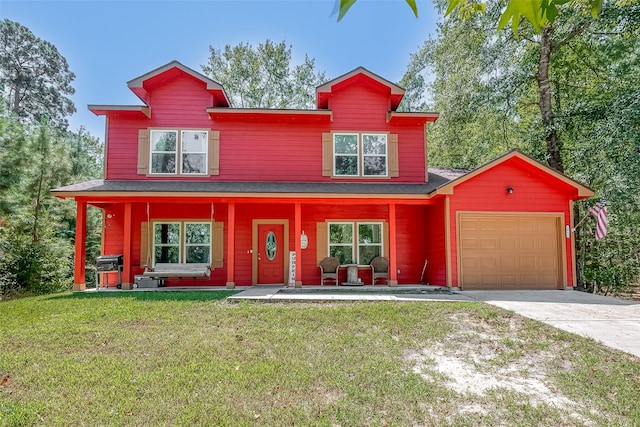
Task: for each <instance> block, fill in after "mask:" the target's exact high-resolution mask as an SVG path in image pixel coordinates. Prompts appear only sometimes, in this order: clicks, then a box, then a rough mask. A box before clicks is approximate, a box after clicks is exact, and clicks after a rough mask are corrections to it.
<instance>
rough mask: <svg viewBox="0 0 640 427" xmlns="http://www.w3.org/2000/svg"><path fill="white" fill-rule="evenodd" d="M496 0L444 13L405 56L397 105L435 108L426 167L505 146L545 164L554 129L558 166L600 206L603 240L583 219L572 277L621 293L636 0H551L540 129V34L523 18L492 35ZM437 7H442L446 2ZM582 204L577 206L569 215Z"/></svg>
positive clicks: (633, 122) (630, 219) (629, 253)
mask: <svg viewBox="0 0 640 427" xmlns="http://www.w3.org/2000/svg"><path fill="white" fill-rule="evenodd" d="M502 5H503V3H501V2H499V1H492V2H488V3H487V10H486V13H485V14H484V15H475V16H471V17H470V18H468V19H462V18H461V17H459V16H456V15H451V16H449V18H447V19H446V20H443V21H441V22H440V23H439V26H438V34H437V37H434V38H432V39H429V40H427V41H426V42H425V44H424V46H423V47H422V48H421V49H420V50H419V51H418V52H416V53H415V54H414V55H412V57H411V61H410V64H409V66H408V68H407V73H406V74H405V76H404V77H403V80H402V81H401V82H400V84H401V85H404V86H405V87H407V89H408V92H407V96H406V98H407V104H406V105H409V106H411V107H414V106H422V109H433V110H436V111H439V112H440V114H441V115H440V118H439V120H438V121H437V122H436V123H435V124H434V125H431V127H430V128H429V161H430V164H431V165H432V166H445V167H462V168H469V167H476V166H479V165H480V164H483V163H485V162H487V161H489V160H491V159H493V158H495V157H496V156H497V155H500V154H502V153H504V152H505V151H507V150H508V149H510V148H514V147H518V148H520V149H522V150H523V151H525V152H527V153H528V154H530V155H532V156H534V157H536V158H538V159H539V160H541V161H545V160H546V159H547V156H548V153H547V147H546V146H545V144H544V140H545V137H546V136H547V135H548V134H549V132H550V131H554V132H556V134H557V135H558V138H559V142H560V154H561V156H562V157H561V158H562V161H563V164H564V168H565V172H566V173H567V174H568V175H569V176H571V177H573V178H575V179H577V180H578V181H580V182H583V183H585V184H586V185H588V186H590V187H591V188H593V189H595V190H596V194H597V196H598V197H603V196H604V197H606V198H607V203H608V209H609V219H610V225H609V235H608V236H607V237H606V238H605V239H603V240H600V241H598V242H596V241H595V238H594V235H595V231H594V229H593V227H594V226H595V221H594V220H593V218H590V217H589V218H587V219H586V220H585V221H584V222H583V223H582V224H581V225H580V227H579V228H578V230H577V232H576V246H577V249H578V256H577V258H578V259H577V261H578V276H579V278H578V279H579V282H580V283H581V284H583V285H584V286H585V287H586V288H588V289H590V290H594V289H595V290H598V291H602V292H609V293H611V292H617V291H623V290H624V289H625V288H626V287H628V286H629V285H632V284H636V283H638V277H639V271H638V266H639V265H640V263H639V262H638V256H637V254H638V253H640V238H639V237H638V233H637V231H636V230H638V229H640V198H639V196H638V194H640V148H639V147H640V146H639V145H638V141H640V121H639V120H638V117H640V102H639V101H638V100H640V45H639V44H638V40H639V37H640V5H638V3H637V2H632V3H627V4H614V3H606V4H605V5H604V7H603V9H602V12H601V15H600V18H599V19H597V20H594V19H592V17H591V16H590V14H589V11H585V10H584V8H582V7H580V6H576V5H573V4H572V3H567V4H565V5H564V6H563V14H559V15H558V16H557V17H556V18H555V21H554V23H553V31H552V32H551V42H552V54H551V56H550V58H549V64H548V66H549V67H548V73H549V88H550V94H551V100H552V103H551V104H552V105H551V107H552V119H553V120H552V121H550V122H549V124H548V126H547V127H545V126H543V121H542V118H541V110H540V108H539V102H540V93H539V86H538V82H537V81H536V77H537V76H538V73H539V59H540V36H538V35H536V34H535V31H534V29H533V28H532V27H529V26H528V25H521V27H520V37H519V38H516V37H514V34H513V33H512V32H511V31H510V30H508V29H507V30H505V31H501V32H499V33H496V32H495V31H494V26H493V23H494V22H495V20H496V19H497V17H498V16H500V14H501V13H502ZM438 6H439V8H440V10H441V11H443V10H445V8H446V6H447V1H446V0H443V1H442V2H441V3H440V4H439V5H438ZM426 93H429V95H430V98H427V97H426V96H425V94H426ZM403 106H405V104H403ZM593 204H595V202H594V201H593V200H588V201H585V202H582V203H580V204H579V206H578V209H579V210H577V211H576V218H577V219H579V218H582V217H583V216H584V215H585V214H586V212H587V210H588V209H589V208H590V207H591V206H593Z"/></svg>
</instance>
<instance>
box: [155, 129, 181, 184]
mask: <svg viewBox="0 0 640 427" xmlns="http://www.w3.org/2000/svg"><path fill="white" fill-rule="evenodd" d="M154 132H174V133H175V134H176V150H175V151H156V150H154V149H153V146H154V142H153V134H154ZM179 135H180V132H178V131H177V130H175V129H151V132H149V175H165V176H166V175H172V176H173V175H178V164H179V163H178V151H179V149H178V146H179V144H180V140H179V139H178V138H179ZM154 154H173V155H174V156H175V159H176V170H175V172H173V173H171V172H153V155H154Z"/></svg>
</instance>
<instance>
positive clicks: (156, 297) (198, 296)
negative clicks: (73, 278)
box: [49, 290, 240, 302]
mask: <svg viewBox="0 0 640 427" xmlns="http://www.w3.org/2000/svg"><path fill="white" fill-rule="evenodd" d="M239 292H240V291H239V290H237V291H236V290H224V291H223V290H220V291H206V292H203V291H171V292H166V291H145V292H75V293H71V294H64V295H55V296H51V297H50V298H49V299H54V300H55V299H64V300H75V299H125V298H128V299H135V300H137V301H203V302H204V301H220V300H223V299H226V298H227V297H230V296H231V295H235V294H237V293H239Z"/></svg>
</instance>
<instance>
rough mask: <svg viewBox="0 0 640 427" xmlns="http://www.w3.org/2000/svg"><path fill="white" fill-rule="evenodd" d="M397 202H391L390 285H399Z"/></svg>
mask: <svg viewBox="0 0 640 427" xmlns="http://www.w3.org/2000/svg"><path fill="white" fill-rule="evenodd" d="M396 245H397V239H396V204H395V203H389V286H398V264H397V263H396V254H397V250H396Z"/></svg>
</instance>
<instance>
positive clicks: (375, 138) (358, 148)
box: [333, 133, 388, 177]
mask: <svg viewBox="0 0 640 427" xmlns="http://www.w3.org/2000/svg"><path fill="white" fill-rule="evenodd" d="M333 160H334V168H333V174H334V175H335V176H365V177H368V176H374V177H377V176H382V177H386V176H387V175H388V172H387V171H388V167H387V164H388V163H387V134H376V133H334V134H333Z"/></svg>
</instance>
